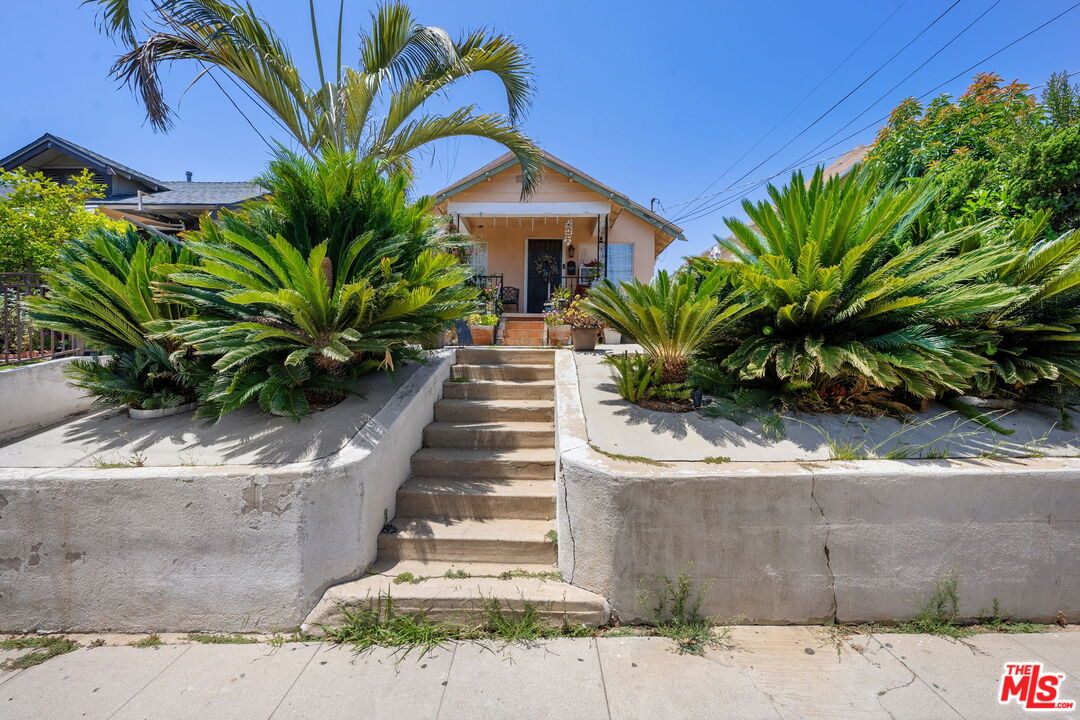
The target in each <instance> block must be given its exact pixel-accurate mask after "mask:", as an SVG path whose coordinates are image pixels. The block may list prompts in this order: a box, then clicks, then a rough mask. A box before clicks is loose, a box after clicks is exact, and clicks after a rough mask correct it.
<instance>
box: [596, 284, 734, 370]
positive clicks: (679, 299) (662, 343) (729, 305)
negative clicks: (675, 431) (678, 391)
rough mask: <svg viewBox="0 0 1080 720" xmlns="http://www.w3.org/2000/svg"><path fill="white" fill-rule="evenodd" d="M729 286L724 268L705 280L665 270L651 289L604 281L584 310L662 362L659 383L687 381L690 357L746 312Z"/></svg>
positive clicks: (644, 286)
mask: <svg viewBox="0 0 1080 720" xmlns="http://www.w3.org/2000/svg"><path fill="white" fill-rule="evenodd" d="M727 283H728V272H727V270H726V269H725V268H722V267H717V268H714V269H713V270H712V271H711V272H709V273H708V274H707V275H705V276H703V277H699V276H697V275H695V274H692V273H686V272H680V273H677V274H676V275H675V276H671V275H669V274H668V273H667V271H665V270H661V271H660V272H659V273H657V275H656V278H655V279H654V280H653V281H652V282H651V283H649V284H648V285H646V284H644V283H642V282H640V281H638V280H636V279H635V280H633V281H631V282H624V283H622V287H621V288H619V287H616V286H615V285H614V284H613V283H612V282H611V281H609V280H604V281H603V282H602V283H601V284H600V285H598V286H594V287H593V288H592V290H591V291H590V292H589V296H588V298H587V300H586V301H585V303H584V309H585V310H586V311H587V312H589V313H591V314H592V315H595V316H596V317H598V318H600V319H601V321H602V322H603V323H604V325H605V326H606V327H612V328H615V329H616V330H618V331H619V332H620V333H622V334H623V335H625V336H626V337H629V338H631V339H632V340H633V341H634V342H636V343H638V344H639V345H641V347H642V348H643V349H644V350H645V352H646V353H648V354H649V356H650V357H651V358H653V359H655V360H658V361H659V362H660V365H661V369H660V378H659V381H660V382H662V383H683V382H685V381H686V378H687V373H688V367H689V363H690V358H691V356H693V355H694V353H696V352H698V351H699V350H700V349H701V348H703V347H704V346H706V345H707V344H708V343H709V342H710V341H712V340H714V339H715V338H716V336H717V334H718V333H719V332H720V331H721V330H722V329H723V328H725V327H727V326H729V325H730V324H732V323H734V322H735V321H736V320H737V319H738V318H739V317H740V316H741V315H742V314H744V313H745V312H746V310H747V307H746V305H744V304H742V303H740V302H735V301H733V300H732V298H731V295H730V294H729V288H728V285H727Z"/></svg>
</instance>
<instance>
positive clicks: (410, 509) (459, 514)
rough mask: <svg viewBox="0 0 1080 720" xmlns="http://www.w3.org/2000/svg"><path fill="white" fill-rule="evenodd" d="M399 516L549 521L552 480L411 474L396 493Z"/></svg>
mask: <svg viewBox="0 0 1080 720" xmlns="http://www.w3.org/2000/svg"><path fill="white" fill-rule="evenodd" d="M397 512H398V515H402V516H406V517H417V518H442V519H454V518H458V519H469V518H471V519H477V520H483V519H488V520H492V519H497V518H510V519H517V520H551V519H553V518H554V517H555V483H554V482H552V481H551V480H548V479H545V480H508V479H502V480H498V479H492V478H488V479H462V478H455V477H448V476H442V477H412V478H409V479H408V480H407V481H405V484H404V485H402V486H401V488H400V489H399V490H398V493H397Z"/></svg>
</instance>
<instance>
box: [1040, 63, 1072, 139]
mask: <svg viewBox="0 0 1080 720" xmlns="http://www.w3.org/2000/svg"><path fill="white" fill-rule="evenodd" d="M1042 105H1043V108H1044V109H1045V112H1046V118H1047V120H1048V121H1049V122H1050V124H1051V125H1054V126H1056V127H1061V128H1065V127H1069V126H1071V125H1074V124H1075V123H1076V122H1077V121H1078V120H1080V85H1075V84H1071V83H1070V82H1069V73H1068V72H1067V71H1064V70H1063V71H1061V72H1055V73H1050V79H1049V80H1047V81H1046V87H1045V88H1044V89H1043V92H1042Z"/></svg>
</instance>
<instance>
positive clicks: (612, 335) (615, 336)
mask: <svg viewBox="0 0 1080 720" xmlns="http://www.w3.org/2000/svg"><path fill="white" fill-rule="evenodd" d="M621 343H622V333H621V332H619V331H618V330H612V329H611V328H604V344H605V345H619V344H621Z"/></svg>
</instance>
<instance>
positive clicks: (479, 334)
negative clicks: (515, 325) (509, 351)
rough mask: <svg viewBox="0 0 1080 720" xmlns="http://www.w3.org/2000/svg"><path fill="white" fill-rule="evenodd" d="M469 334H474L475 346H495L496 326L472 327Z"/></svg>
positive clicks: (473, 342)
mask: <svg viewBox="0 0 1080 720" xmlns="http://www.w3.org/2000/svg"><path fill="white" fill-rule="evenodd" d="M469 332H471V333H472V344H473V345H494V344H495V326H494V325H470V326H469Z"/></svg>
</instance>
